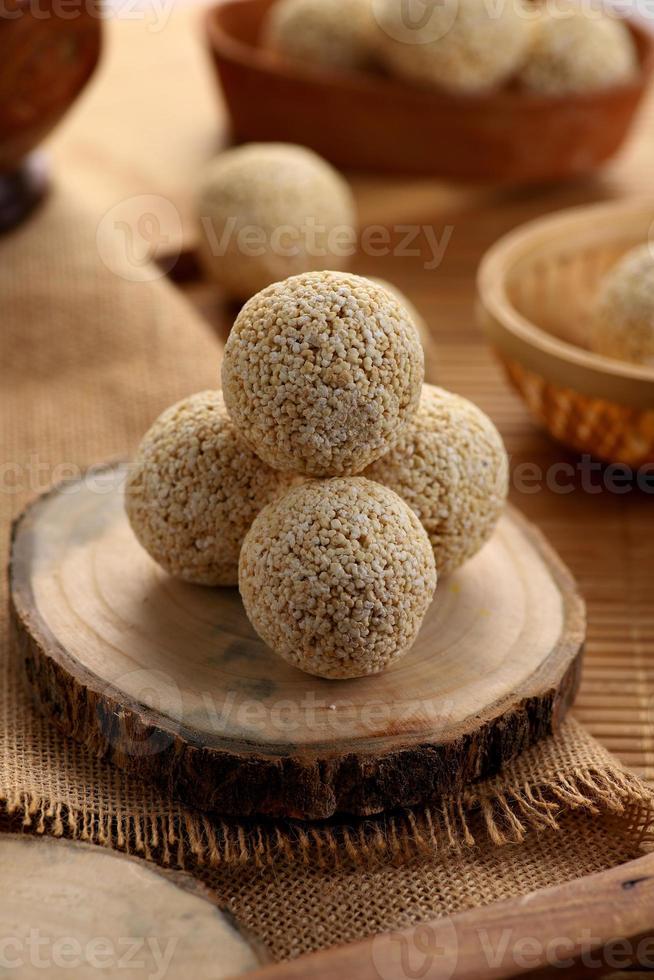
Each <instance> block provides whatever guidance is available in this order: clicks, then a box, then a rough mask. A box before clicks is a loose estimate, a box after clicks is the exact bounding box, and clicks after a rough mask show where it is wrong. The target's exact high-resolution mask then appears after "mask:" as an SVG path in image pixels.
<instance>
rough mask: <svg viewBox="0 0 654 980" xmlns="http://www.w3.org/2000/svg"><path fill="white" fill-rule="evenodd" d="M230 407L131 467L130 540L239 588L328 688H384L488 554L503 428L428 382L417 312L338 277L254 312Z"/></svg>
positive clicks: (372, 286)
mask: <svg viewBox="0 0 654 980" xmlns="http://www.w3.org/2000/svg"><path fill="white" fill-rule="evenodd" d="M222 383H223V389H222V392H220V391H215V392H202V393H201V394H198V395H194V396H192V397H190V398H188V399H186V400H185V401H183V402H181V403H179V404H178V405H175V406H173V407H172V408H170V409H168V411H166V412H164V414H163V415H162V416H161V417H160V418H159V419H158V420H157V421H156V422H155V423H154V425H153V426H152V428H151V429H150V431H149V432H148V433H147V434H146V436H145V438H144V440H143V442H142V444H141V446H140V448H139V450H138V453H137V455H136V458H135V459H134V462H133V464H132V466H131V468H130V472H129V477H128V482H127V487H126V498H125V499H126V508H127V514H128V517H129V520H130V522H131V525H132V528H133V529H134V532H135V534H136V536H137V538H138V539H139V541H140V542H141V544H142V545H143V547H144V548H146V550H147V551H148V552H149V554H150V555H151V556H152V558H154V560H155V561H156V562H158V563H159V564H160V565H161V566H162V567H163V568H164V569H166V571H167V572H169V573H170V574H171V575H174V576H178V577H180V578H182V579H184V580H185V581H188V582H194V583H199V584H202V585H209V586H225V585H235V584H238V585H239V588H240V592H241V596H242V599H243V603H244V606H245V609H246V612H247V614H248V616H249V618H250V620H251V622H252V624H253V626H254V627H255V629H256V630H257V632H258V633H259V635H260V636H261V637H262V639H263V640H264V641H265V642H266V643H267V644H268V645H269V646H270V647H271V648H272V650H274V651H275V652H276V653H278V654H280V655H281V656H282V657H284V658H285V659H286V660H288V661H290V662H291V663H293V664H294V665H295V666H296V667H299V668H301V669H302V670H305V671H307V672H308V673H311V674H315V675H318V676H322V677H331V678H346V677H359V676H364V675H367V674H374V673H378V672H379V671H381V670H383V669H385V668H386V667H387V666H389V665H390V664H391V663H393V662H394V661H396V660H397V659H398V658H399V657H401V656H402V655H403V654H405V653H406V652H407V651H408V650H409V649H410V648H411V646H412V644H413V642H414V640H415V637H416V635H417V633H418V630H419V629H420V625H421V623H422V621H423V619H424V616H425V614H426V612H427V609H428V608H429V606H430V604H431V602H432V599H433V596H434V592H435V589H436V581H437V574H438V575H442V576H446V575H450V574H451V573H452V572H453V571H455V570H456V568H458V567H459V566H460V565H461V564H462V563H463V562H464V561H466V560H467V559H468V558H470V557H472V555H474V554H475V553H476V552H477V551H478V550H479V548H481V546H482V545H483V544H484V543H485V542H486V541H487V540H488V538H489V537H490V535H491V534H492V531H493V529H494V526H495V524H496V522H497V519H498V517H499V515H500V513H501V511H502V508H503V506H504V502H505V499H506V493H507V482H508V477H507V472H508V466H507V458H506V453H505V450H504V447H503V444H502V440H501V438H500V436H499V434H498V433H497V431H496V429H495V428H494V426H493V425H492V423H491V422H490V420H489V419H488V418H487V417H486V416H485V415H484V414H483V413H482V412H481V411H480V410H479V409H477V408H476V407H475V406H474V405H472V404H471V403H470V402H467V401H466V400H465V399H463V398H460V397H458V396H456V395H453V394H450V393H448V392H446V391H444V390H442V389H438V388H434V387H431V386H429V385H424V384H423V352H422V347H421V344H420V339H419V335H418V332H417V329H416V326H415V324H414V322H413V320H412V318H411V315H410V313H409V312H408V311H407V309H406V308H405V307H404V305H403V304H402V303H401V301H400V300H399V299H398V297H397V296H396V295H395V294H393V293H392V292H390V291H389V290H388V289H386V288H385V287H384V286H382V285H380V284H378V283H376V282H373V281H371V280H369V279H365V278H363V277H361V276H355V275H350V274H348V273H340V272H309V273H305V274H302V275H298V276H293V277H291V278H290V279H286V280H284V281H283V282H278V283H274V284H272V285H271V286H268V287H267V288H265V289H264V290H262V291H261V292H260V293H258V294H257V295H255V296H254V297H253V298H252V299H251V300H250V301H249V302H248V303H246V304H245V306H244V307H243V309H242V310H241V312H240V314H239V316H238V317H237V319H236V322H235V324H234V327H233V329H232V332H231V335H230V337H229V340H228V342H227V345H226V348H225V354H224V360H223V369H222Z"/></svg>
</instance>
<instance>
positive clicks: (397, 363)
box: [222, 272, 424, 476]
mask: <svg viewBox="0 0 654 980" xmlns="http://www.w3.org/2000/svg"><path fill="white" fill-rule="evenodd" d="M423 376H424V356H423V352H422V347H421V344H420V338H419V336H418V332H417V329H416V327H415V324H414V323H413V321H412V319H411V317H410V315H409V314H408V312H407V311H406V309H405V308H404V307H403V306H402V304H401V303H400V302H399V301H398V300H397V298H396V297H395V296H393V295H392V294H391V293H389V292H388V291H387V290H386V289H384V288H382V287H380V286H378V285H377V284H375V283H373V282H371V281H370V280H369V279H364V278H362V277H361V276H353V275H348V274H346V273H337V272H314V273H308V274H306V275H302V276H294V277H293V278H291V279H287V280H285V281H284V282H280V283H275V284H273V285H272V286H269V287H268V288H267V289H264V290H263V291H262V292H260V293H259V294H258V295H257V296H254V297H253V298H252V299H251V300H250V302H249V303H246V305H245V306H244V307H243V309H242V310H241V312H240V313H239V315H238V317H237V319H236V322H235V324H234V326H233V328H232V331H231V334H230V336H229V339H228V341H227V344H226V346H225V355H224V358H223V368H222V380H223V391H224V395H225V403H226V405H227V408H228V410H229V412H230V414H231V416H232V419H233V421H234V424H235V425H236V426H237V428H238V430H239V433H240V434H241V435H242V436H243V438H244V439H246V440H247V442H248V444H249V445H250V446H251V447H252V449H254V451H255V452H257V453H258V454H259V456H261V458H262V459H263V460H264V461H265V462H266V463H268V464H269V465H270V466H273V467H276V468H277V469H281V470H289V471H297V472H299V473H302V474H305V475H311V476H342V475H349V474H354V473H357V472H360V471H361V470H363V469H364V468H365V467H366V466H367V465H368V464H369V463H371V462H372V461H373V460H375V459H377V458H379V457H380V456H382V455H384V453H386V452H387V451H388V450H389V448H390V447H391V445H392V444H393V443H394V442H395V440H396V439H398V438H399V437H400V435H401V434H402V432H403V431H404V429H405V428H406V426H407V425H408V424H409V422H410V421H411V419H412V418H413V415H414V414H415V411H416V409H417V407H418V402H419V400H420V389H421V385H422V380H423Z"/></svg>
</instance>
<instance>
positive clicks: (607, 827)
mask: <svg viewBox="0 0 654 980" xmlns="http://www.w3.org/2000/svg"><path fill="white" fill-rule="evenodd" d="M97 225H98V220H97V216H95V215H94V214H93V213H92V211H86V210H85V209H84V208H83V207H82V206H81V205H80V204H79V202H78V201H77V199H76V197H75V196H74V195H73V194H71V193H68V192H67V191H66V190H65V189H64V190H61V189H60V190H59V191H58V192H57V193H56V194H55V195H53V196H52V197H51V198H50V200H49V202H48V203H47V204H46V205H45V206H44V207H43V208H41V210H40V211H39V212H38V213H37V214H36V215H34V217H33V218H32V219H31V220H30V221H29V222H28V223H27V224H25V225H24V226H23V227H22V228H21V229H19V230H18V231H17V232H15V233H13V234H12V235H9V236H6V237H5V238H4V239H2V240H1V241H0V309H1V310H2V319H3V322H2V334H1V340H0V348H1V349H0V354H1V356H0V445H1V446H2V453H1V460H0V463H1V467H2V468H1V471H0V522H1V534H2V549H3V550H2V559H3V564H6V557H7V553H6V550H7V544H8V535H9V525H10V521H11V519H12V518H13V517H14V516H16V514H18V513H19V512H20V510H21V509H22V507H23V506H24V504H25V503H26V501H27V500H28V499H30V498H31V497H34V496H35V495H36V494H38V493H39V492H41V491H43V490H45V489H47V487H48V486H50V485H51V484H52V483H54V482H57V481H58V480H61V479H63V478H66V477H73V476H75V475H77V474H79V473H80V472H81V471H82V470H83V469H84V468H86V467H88V466H89V465H93V464H96V463H100V462H105V461H106V460H107V459H112V458H120V457H126V456H128V455H129V454H130V452H131V451H132V450H133V448H134V446H135V445H136V443H137V441H138V440H139V438H140V436H141V435H142V433H143V432H144V431H145V429H146V428H147V427H148V426H149V425H150V423H151V422H152V420H153V419H154V418H155V416H156V415H157V414H158V413H159V412H160V411H161V410H162V409H163V408H164V407H165V406H166V405H168V404H170V403H171V402H173V401H175V400H176V399H178V398H180V397H182V396H183V395H184V394H186V393H188V392H191V391H194V390H200V389H203V388H207V387H211V386H212V385H215V384H216V383H217V378H218V367H219V360H220V347H219V344H218V343H217V342H216V340H215V339H214V338H213V337H212V336H211V334H210V331H209V330H208V328H207V327H206V326H205V325H204V324H203V323H202V322H201V321H200V320H199V319H198V317H197V316H196V314H195V313H194V312H193V311H192V309H191V308H190V307H188V306H187V304H186V302H185V301H184V300H183V299H182V298H180V296H179V295H178V294H177V293H176V292H175V290H174V288H173V287H172V286H170V285H169V284H168V283H167V282H166V281H164V280H163V279H156V278H152V268H151V267H150V266H147V265H143V266H138V264H137V265H133V264H132V265H130V264H129V263H128V262H127V259H126V258H125V254H123V253H124V251H125V250H124V249H122V248H121V247H120V243H119V241H118V239H117V240H116V243H115V245H114V246H113V248H114V250H113V252H112V251H111V248H110V247H109V246H108V244H107V242H106V241H104V242H103V248H102V255H103V257H104V260H101V258H100V257H99V254H98V249H97V245H96V229H97ZM2 588H3V589H6V584H5V583H4V581H3V585H2ZM6 605H7V597H6V594H5V593H3V596H2V618H1V619H0V629H1V630H2V636H1V637H0V658H1V662H0V666H1V670H0V818H1V819H0V822H1V824H2V826H3V827H4V828H7V829H9V828H11V829H16V827H23V828H24V829H25V830H26V831H30V832H36V833H52V834H55V835H66V836H69V837H73V838H79V839H83V840H89V841H92V842H94V843H97V844H102V845H106V846H111V847H114V848H117V849H121V850H126V851H130V852H133V853H139V854H143V855H144V856H146V857H148V858H150V859H152V860H156V861H159V862H160V863H163V864H168V865H172V866H176V867H185V868H188V869H190V870H192V871H194V872H195V873H197V874H198V875H200V876H202V877H203V878H204V879H205V880H207V881H208V882H209V883H210V884H211V885H212V886H213V887H214V888H215V889H216V890H217V891H218V893H219V894H220V895H221V897H222V898H223V899H224V900H225V901H226V902H227V903H228V904H229V905H230V907H231V908H232V909H233V911H234V912H235V913H236V915H237V916H238V917H239V918H240V919H242V920H243V921H244V922H245V923H246V924H248V925H249V926H250V927H251V928H252V929H253V931H254V932H255V933H257V934H258V935H259V936H260V937H261V938H262V939H263V940H264V942H266V943H267V945H268V946H269V947H270V948H271V950H272V951H273V954H274V955H275V956H277V957H287V956H293V955H296V954H298V953H301V952H306V951H309V950H312V949H315V948H319V947H322V946H326V945H330V944H333V943H338V942H344V941H347V940H350V939H354V938H357V937H360V936H363V935H366V934H370V933H373V932H376V931H379V930H381V929H383V928H387V927H391V926H396V925H401V924H406V923H410V922H415V921H419V920H420V919H424V918H425V917H429V916H433V915H443V914H449V913H453V912H456V911H458V910H461V909H464V908H468V907H471V906H476V905H481V904H487V903H489V902H492V901H494V900H496V899H498V898H505V897H509V896H511V895H516V894H521V893H524V892H527V891H530V890H532V889H534V888H538V887H542V886H545V885H549V884H553V883H556V882H559V881H565V880H568V879H570V878H574V877H577V876H579V875H583V874H587V873H590V872H593V871H599V870H603V869H605V868H608V867H611V866H613V865H615V864H617V863H620V862H623V861H626V860H628V859H630V858H632V857H635V856H636V855H637V854H638V853H639V851H640V849H641V848H642V847H643V845H644V843H645V842H646V840H647V839H648V834H649V829H650V824H651V822H652V801H651V796H650V792H649V791H648V790H647V789H646V788H645V787H644V786H643V785H642V784H641V783H640V782H639V781H638V780H637V779H636V778H635V777H634V776H632V775H630V774H629V773H627V772H626V771H625V770H624V769H623V768H622V767H621V766H620V765H619V764H618V763H617V762H616V761H615V760H614V759H613V758H612V757H611V756H610V755H609V754H608V753H607V752H605V751H604V750H603V749H602V748H601V747H600V746H599V744H598V743H597V742H595V741H594V740H593V739H592V738H591V737H590V736H589V735H588V734H587V733H586V732H585V731H584V730H583V729H582V728H581V727H580V726H579V725H577V724H575V723H573V722H569V723H567V724H566V725H565V726H564V728H563V730H562V732H561V733H560V734H559V735H558V736H556V737H555V738H551V739H550V740H549V741H547V742H545V743H542V744H541V745H540V746H537V747H535V748H534V749H532V750H530V751H529V752H527V753H526V754H525V755H524V756H523V757H522V758H521V759H519V760H518V761H517V762H516V763H515V764H513V765H512V766H511V767H510V768H509V769H508V770H507V771H505V772H504V773H503V774H502V775H501V776H500V777H497V778H495V779H493V780H490V781H488V782H486V783H484V784H481V785H480V786H477V787H474V788H471V789H470V790H469V792H468V793H467V794H466V795H465V796H464V797H463V798H460V799H453V800H445V801H442V802H441V803H440V804H439V805H435V806H433V807H429V808H426V809H422V810H417V811H411V812H403V813H396V814H393V815H390V816H388V817H386V818H384V819H379V820H368V821H363V822H360V823H357V824H348V825H343V824H335V823H331V824H329V825H323V826H318V827H308V826H305V825H301V824H298V823H295V824H281V823H279V824H274V825H273V824H270V823H268V824H261V825H257V824H252V823H250V824H243V825H240V824H237V823H235V822H233V821H231V822H230V821H224V820H214V819H209V818H207V817H205V816H203V815H202V814H199V813H194V812H191V811H189V810H187V809H186V808H184V807H183V806H181V805H180V804H178V803H177V802H175V801H174V800H171V799H169V798H167V797H165V796H164V795H162V794H161V793H160V792H159V791H157V790H155V789H153V788H151V787H149V786H146V785H143V784H142V783H140V782H137V781H135V780H134V779H131V778H129V777H128V776H126V775H124V774H123V773H121V772H119V771H117V770H115V769H113V768H112V767H111V766H110V765H109V764H108V763H107V762H105V761H104V760H102V759H99V758H95V757H92V756H90V755H89V754H88V753H87V751H86V750H84V749H83V748H82V747H81V746H78V745H77V744H75V743H73V742H72V741H71V740H69V739H68V738H66V737H65V736H64V735H62V734H60V733H59V732H58V731H57V730H56V729H55V728H54V727H53V725H52V723H51V722H49V721H47V720H45V719H44V718H42V717H41V716H40V715H39V714H38V712H37V711H36V710H35V709H34V708H33V707H32V705H31V704H30V702H29V699H28V697H27V695H26V694H25V692H24V690H23V685H22V678H21V667H20V663H19V662H18V660H17V658H16V655H15V653H14V652H13V651H12V650H11V645H10V643H9V640H8V633H7V622H6V617H5V612H4V611H5V609H6Z"/></svg>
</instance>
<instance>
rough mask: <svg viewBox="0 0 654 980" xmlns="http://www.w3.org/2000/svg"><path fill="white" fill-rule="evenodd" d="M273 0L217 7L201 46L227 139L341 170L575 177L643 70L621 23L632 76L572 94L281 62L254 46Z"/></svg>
mask: <svg viewBox="0 0 654 980" xmlns="http://www.w3.org/2000/svg"><path fill="white" fill-rule="evenodd" d="M274 2H275V0H223V2H222V3H220V4H218V5H217V6H215V7H212V8H211V9H210V10H209V11H208V13H207V21H206V24H207V31H208V36H209V43H210V48H211V52H212V56H213V60H214V63H215V67H216V70H217V73H218V77H219V79H220V82H221V83H222V89H223V92H224V96H225V99H226V102H227V107H228V109H229V113H230V116H231V120H232V127H233V133H234V137H235V139H236V140H237V141H250V140H281V141H288V142H292V143H301V144H303V145H305V146H309V147H311V148H312V149H314V150H316V151H317V152H318V153H320V154H322V155H323V156H324V157H326V158H327V159H328V160H331V161H332V162H333V163H334V164H336V165H337V166H340V167H343V168H345V169H358V170H367V171H370V172H378V173H382V172H383V173H404V174H422V175H431V176H436V177H444V178H454V179H462V180H493V181H502V182H504V181H507V182H509V181H510V182H512V183H517V182H520V183H530V182H537V181H548V180H559V179H563V178H568V177H573V176H576V175H580V174H586V173H589V172H591V171H592V170H594V169H596V168H597V167H599V166H600V165H601V164H602V163H604V162H605V161H606V160H607V159H608V158H609V157H611V156H612V155H613V154H614V153H615V152H616V151H617V150H618V149H619V147H620V145H621V144H622V142H623V141H624V139H625V137H626V135H627V133H628V131H629V127H630V125H631V123H632V120H633V117H634V113H635V111H636V108H637V106H638V104H639V102H640V101H641V98H642V96H643V93H644V90H645V87H646V83H647V81H648V79H649V77H650V75H651V73H652V69H653V67H654V38H653V37H652V36H651V35H649V34H648V33H647V32H646V31H645V30H644V29H642V28H640V27H636V26H630V29H631V31H632V33H633V35H634V38H635V40H636V43H637V46H638V52H639V57H640V64H641V70H640V72H639V74H638V77H637V78H636V80H635V81H633V82H630V83H629V84H626V85H619V86H612V87H610V88H606V89H603V90H601V91H598V92H593V93H588V94H585V95H575V96H570V95H566V96H563V97H561V96H557V97H552V96H546V97H544V96H539V95H532V94H527V93H520V92H517V91H501V92H496V93H494V94H491V95H483V96H455V95H450V94H443V93H439V92H434V91H432V90H426V89H421V88H418V87H415V86H412V85H410V84H408V83H401V82H398V81H396V80H393V79H390V78H385V77H383V76H381V75H380V76H376V75H373V74H370V75H367V74H362V73H353V72H340V73H337V72H332V71H327V70H325V69H314V68H311V67H310V66H304V65H300V64H296V63H291V62H288V61H284V60H282V59H280V58H279V57H277V56H276V55H275V54H273V53H271V52H269V51H266V50H264V49H263V48H261V47H260V46H259V43H258V42H259V37H260V33H261V26H262V23H263V21H264V18H265V15H266V13H267V11H268V10H269V8H270V7H271V5H272V3H274Z"/></svg>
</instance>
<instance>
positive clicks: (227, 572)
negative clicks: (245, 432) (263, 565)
mask: <svg viewBox="0 0 654 980" xmlns="http://www.w3.org/2000/svg"><path fill="white" fill-rule="evenodd" d="M291 482H292V480H291V478H290V477H288V476H286V475H285V474H283V473H277V472H275V471H274V470H271V469H270V468H269V467H268V466H266V465H265V464H264V463H262V462H261V460H260V459H259V457H258V456H256V455H255V454H254V453H253V452H252V450H251V449H249V448H248V447H247V446H246V445H245V443H243V442H242V440H241V439H239V437H238V435H237V433H236V430H235V429H234V426H233V424H232V422H231V420H230V418H229V415H228V414H227V411H226V409H225V404H224V401H223V397H222V394H221V392H219V391H203V392H200V393H199V394H197V395H193V396H191V397H190V398H185V399H184V400H183V401H180V402H178V403H177V404H176V405H173V406H172V407H171V408H169V409H167V411H165V412H164V413H163V414H162V415H160V416H159V418H158V419H157V420H156V422H155V423H154V424H153V425H152V427H151V428H150V429H149V431H148V432H147V433H146V435H145V437H144V438H143V441H142V442H141V445H140V446H139V448H138V451H137V453H136V456H135V458H134V461H133V462H132V464H131V466H130V468H129V474H128V478H127V485H126V489H125V507H126V510H127V516H128V518H129V521H130V524H131V526H132V529H133V531H134V533H135V535H136V537H137V538H138V540H139V542H140V543H141V545H142V546H143V547H144V548H145V550H146V551H147V552H148V553H149V554H150V556H151V557H152V558H154V560H155V561H156V562H157V563H158V564H159V565H161V567H162V568H164V569H165V570H166V571H167V572H169V573H170V574H171V575H174V576H175V577H176V578H181V579H184V580H185V581H186V582H195V583H198V584H200V585H237V584H238V559H239V554H240V550H241V544H242V542H243V538H244V537H245V534H246V532H247V530H248V529H249V527H250V525H251V523H252V521H253V520H254V518H255V517H256V515H257V514H258V513H259V511H260V510H261V508H262V507H264V506H265V505H266V504H268V503H270V501H271V500H274V499H275V497H277V496H278V495H279V494H280V493H282V492H283V491H284V490H286V489H287V488H288V487H289V486H290V484H291Z"/></svg>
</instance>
